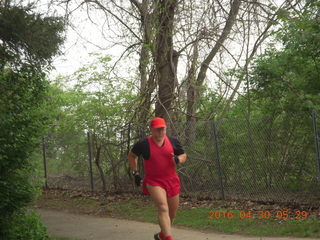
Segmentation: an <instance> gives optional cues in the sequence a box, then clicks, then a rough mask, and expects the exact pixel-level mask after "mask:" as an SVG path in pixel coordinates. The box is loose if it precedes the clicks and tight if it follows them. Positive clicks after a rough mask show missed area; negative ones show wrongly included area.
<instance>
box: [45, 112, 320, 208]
mask: <svg viewBox="0 0 320 240" xmlns="http://www.w3.org/2000/svg"><path fill="white" fill-rule="evenodd" d="M316 123H319V119H317V118H316V114H315V113H314V114H313V115H312V114H309V113H305V114H292V115H288V114H285V115H278V116H273V117H264V118H251V119H223V120H219V121H196V122H188V123H176V124H173V125H171V126H170V127H169V128H168V131H167V134H168V135H171V136H175V137H177V138H178V139H179V140H180V141H181V143H182V144H183V146H184V148H185V151H186V153H187V154H188V159H187V162H186V163H185V164H181V165H180V166H178V173H179V176H180V179H181V182H182V193H184V194H186V195H193V196H203V197H212V198H216V199H242V200H243V199H246V200H262V201H279V202H288V201H291V202H292V201H296V202H312V203H317V202H318V203H319V199H320V178H319V176H320V167H319V164H320V157H319V138H318V131H317V124H316ZM147 131H148V129H147V127H143V128H141V127H137V126H131V125H128V126H126V127H125V128H123V131H121V132H114V133H112V136H111V135H109V136H108V137H106V136H102V135H98V134H97V133H90V134H89V133H86V132H84V131H83V132H77V133H76V132H60V133H55V134H51V135H48V136H46V137H45V138H44V142H43V159H44V163H46V164H44V165H45V168H46V172H47V186H48V187H55V188H56V187H58V188H68V189H81V190H93V191H139V189H137V188H136V187H135V186H134V184H133V179H132V176H130V171H129V165H128V163H127V153H128V151H129V150H130V148H131V147H132V145H133V144H134V143H135V142H136V141H138V140H139V139H141V138H143V137H146V136H147V134H148V132H147ZM317 148H318V149H317ZM139 166H140V169H141V170H142V169H143V161H142V160H140V161H139ZM90 169H91V170H90ZM142 174H143V172H142Z"/></svg>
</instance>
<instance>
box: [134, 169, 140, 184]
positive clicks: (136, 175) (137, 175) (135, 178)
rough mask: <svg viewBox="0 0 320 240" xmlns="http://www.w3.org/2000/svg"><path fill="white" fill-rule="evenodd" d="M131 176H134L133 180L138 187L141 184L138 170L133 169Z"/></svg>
mask: <svg viewBox="0 0 320 240" xmlns="http://www.w3.org/2000/svg"><path fill="white" fill-rule="evenodd" d="M133 176H134V181H135V183H136V185H137V187H140V184H141V180H142V179H141V177H140V175H139V172H138V171H133Z"/></svg>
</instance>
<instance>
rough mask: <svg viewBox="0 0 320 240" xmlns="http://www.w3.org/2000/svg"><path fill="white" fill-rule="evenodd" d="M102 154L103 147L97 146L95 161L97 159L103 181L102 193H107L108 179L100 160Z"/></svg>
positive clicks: (96, 162)
mask: <svg viewBox="0 0 320 240" xmlns="http://www.w3.org/2000/svg"><path fill="white" fill-rule="evenodd" d="M95 138H96V137H95ZM100 153H101V145H100V144H99V145H97V147H96V153H95V156H94V159H95V164H96V166H97V168H98V172H99V176H100V179H101V181H102V191H104V192H106V191H107V184H106V179H105V176H104V173H103V170H102V168H101V158H100Z"/></svg>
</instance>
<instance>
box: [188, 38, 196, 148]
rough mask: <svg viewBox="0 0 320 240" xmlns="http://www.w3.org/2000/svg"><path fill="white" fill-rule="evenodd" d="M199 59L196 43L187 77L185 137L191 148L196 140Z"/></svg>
mask: <svg viewBox="0 0 320 240" xmlns="http://www.w3.org/2000/svg"><path fill="white" fill-rule="evenodd" d="M198 57H199V51H198V42H195V43H194V45H193V55H192V61H191V66H190V69H189V71H188V75H187V84H188V90H187V118H186V119H187V122H186V127H185V135H186V144H187V145H189V146H191V145H192V144H193V143H194V142H195V140H196V135H195V134H196V119H195V113H196V102H195V99H198V96H196V95H197V94H199V89H197V86H196V83H195V80H196V68H197V61H198Z"/></svg>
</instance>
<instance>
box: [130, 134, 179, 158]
mask: <svg viewBox="0 0 320 240" xmlns="http://www.w3.org/2000/svg"><path fill="white" fill-rule="evenodd" d="M168 139H169V140H170V143H171V145H172V148H173V152H174V154H175V155H177V156H178V155H181V154H184V150H183V148H182V146H181V144H180V142H179V140H178V139H176V138H174V137H169V136H168ZM131 152H133V153H134V154H135V155H137V156H140V155H142V157H143V159H144V160H148V159H149V158H150V146H149V141H148V138H145V139H142V140H140V141H139V142H137V143H136V144H134V145H133V147H132V149H131Z"/></svg>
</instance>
